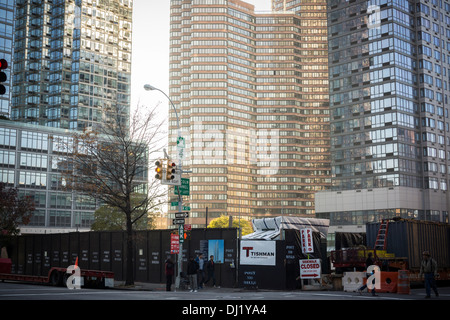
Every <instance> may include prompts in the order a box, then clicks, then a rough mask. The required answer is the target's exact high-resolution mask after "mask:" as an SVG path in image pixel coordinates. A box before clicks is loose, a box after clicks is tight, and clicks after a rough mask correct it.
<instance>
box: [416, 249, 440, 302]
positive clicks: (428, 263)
mask: <svg viewBox="0 0 450 320" xmlns="http://www.w3.org/2000/svg"><path fill="white" fill-rule="evenodd" d="M419 276H420V277H424V279H425V290H426V293H427V295H426V296H425V298H430V294H431V289H433V291H434V293H435V294H436V297H439V292H438V290H437V287H436V281H435V279H436V277H437V276H438V269H437V262H436V260H434V259H433V258H431V255H430V252H429V251H424V252H423V259H422V262H421V263H420V272H419Z"/></svg>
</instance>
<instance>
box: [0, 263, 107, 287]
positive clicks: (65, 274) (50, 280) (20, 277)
mask: <svg viewBox="0 0 450 320" xmlns="http://www.w3.org/2000/svg"><path fill="white" fill-rule="evenodd" d="M11 266H12V262H11V259H8V258H0V280H2V282H4V281H5V280H9V281H21V282H31V283H42V284H50V285H52V286H66V283H67V280H68V278H69V277H70V276H71V275H72V273H71V270H70V269H69V271H68V268H63V267H52V268H50V270H49V271H48V274H47V275H46V276H35V275H26V274H15V273H11ZM75 266H76V267H78V266H77V263H75ZM80 278H81V279H80V280H81V283H80V285H81V286H83V287H89V288H105V287H114V272H111V271H101V270H87V269H80Z"/></svg>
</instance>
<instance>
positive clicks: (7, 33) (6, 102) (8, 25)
mask: <svg viewBox="0 0 450 320" xmlns="http://www.w3.org/2000/svg"><path fill="white" fill-rule="evenodd" d="M13 39H14V1H11V0H0V59H5V60H6V61H7V62H8V67H7V68H6V69H4V70H3V72H4V73H5V74H6V77H7V80H6V81H5V82H3V83H2V85H4V86H5V89H6V92H5V94H3V95H0V116H3V117H9V114H10V100H11V75H12V72H11V70H12V48H13V45H12V44H13Z"/></svg>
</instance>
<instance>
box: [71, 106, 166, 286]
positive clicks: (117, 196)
mask: <svg viewBox="0 0 450 320" xmlns="http://www.w3.org/2000/svg"><path fill="white" fill-rule="evenodd" d="M157 108H158V106H156V107H155V108H154V109H152V110H148V111H146V110H141V109H139V108H137V109H136V111H135V112H134V113H133V114H132V115H131V117H129V118H128V117H127V116H124V114H123V113H121V112H120V111H119V110H117V111H116V112H112V113H109V114H108V116H107V117H105V121H104V122H103V123H102V124H101V125H99V126H97V127H96V128H95V129H90V130H84V131H82V132H75V133H74V134H73V136H72V139H71V141H70V142H69V143H68V144H67V148H68V149H69V150H68V152H69V154H70V153H71V154H72V156H71V164H70V165H68V170H66V171H65V173H64V178H65V179H66V183H67V188H69V189H71V190H74V191H78V192H80V193H83V194H87V195H90V196H91V197H94V198H96V199H98V200H100V202H101V203H102V204H105V205H108V206H111V207H115V208H117V209H119V210H120V211H121V212H122V213H123V214H124V215H125V220H126V234H127V241H126V243H127V246H126V248H127V250H126V251H127V256H126V259H127V264H126V265H127V270H126V281H125V283H126V285H132V284H134V272H133V270H134V268H133V252H134V250H133V248H134V239H133V225H135V224H136V222H137V221H138V220H139V219H140V218H141V217H142V216H143V215H144V214H147V212H148V211H149V210H152V208H155V207H157V206H160V205H161V204H162V203H163V202H166V201H167V190H166V189H165V188H163V187H161V185H160V184H159V183H157V182H156V180H155V179H153V176H152V177H151V178H150V179H149V178H148V169H149V168H148V165H149V163H152V162H150V161H151V159H152V158H156V156H155V153H158V154H160V152H161V149H162V145H163V143H164V141H163V140H164V139H165V137H166V135H165V134H164V132H163V123H164V122H160V123H155V122H156V120H155V118H156V110H157ZM136 212H140V214H138V215H136V214H135V213H136Z"/></svg>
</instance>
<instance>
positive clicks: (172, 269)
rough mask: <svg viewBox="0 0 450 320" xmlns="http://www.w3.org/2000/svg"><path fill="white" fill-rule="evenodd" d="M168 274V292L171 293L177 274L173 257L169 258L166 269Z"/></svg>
mask: <svg viewBox="0 0 450 320" xmlns="http://www.w3.org/2000/svg"><path fill="white" fill-rule="evenodd" d="M164 270H165V274H166V291H170V288H171V286H172V282H173V275H174V274H175V264H174V263H173V261H172V259H171V257H168V258H167V260H166V264H165V267H164Z"/></svg>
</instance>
